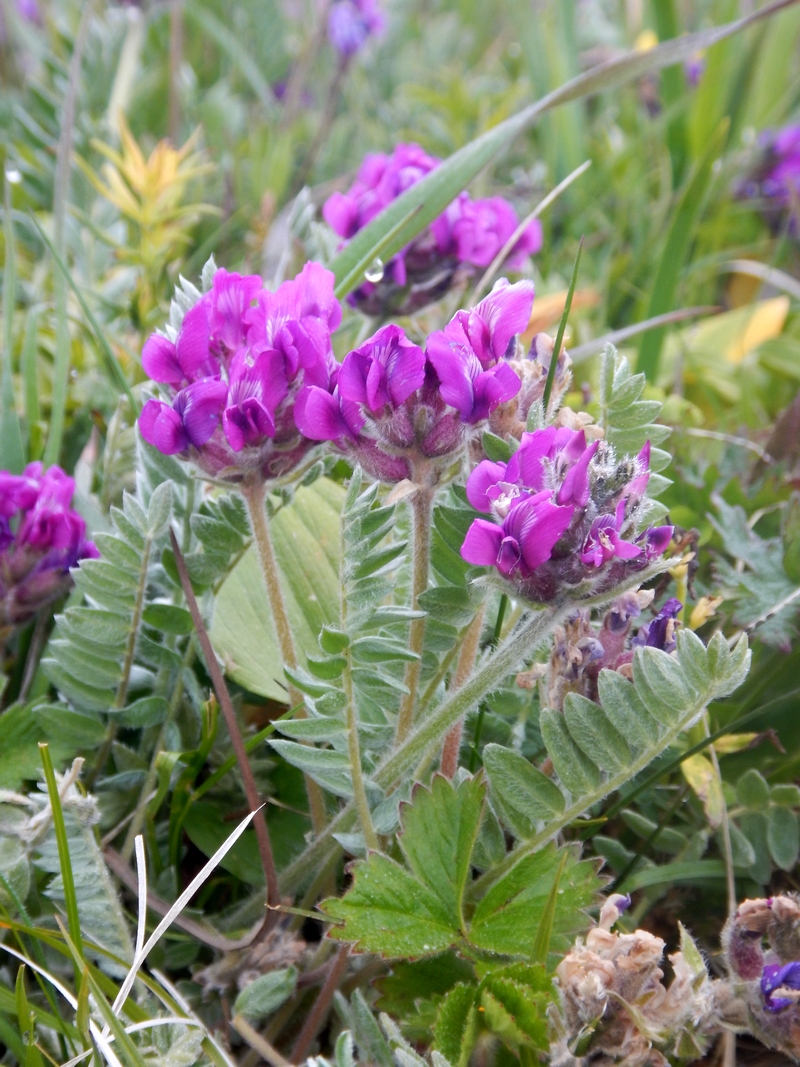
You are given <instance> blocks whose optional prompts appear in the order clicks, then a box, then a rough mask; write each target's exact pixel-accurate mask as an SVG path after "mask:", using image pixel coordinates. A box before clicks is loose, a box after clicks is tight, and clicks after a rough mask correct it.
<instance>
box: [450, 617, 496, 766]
mask: <svg viewBox="0 0 800 1067" xmlns="http://www.w3.org/2000/svg"><path fill="white" fill-rule="evenodd" d="M485 610H486V604H485V603H484V604H481V606H480V608H479V610H478V614H477V615H476V616H475V618H474V619H473V620H472V622H471V623H470V625H469V627H468V629H467V632H466V634H465V636H464V640H463V641H462V643H461V654H460V655H459V657H458V666H457V667H456V674H455V678H454V679H453V689H460V688H461V687H462V686H463V684H464V682H466V680H467V678H469V676H470V675H471V674H472V670H473V668H474V666H475V659H476V657H477V655H478V647H479V645H480V640H481V630H482V629H483V616H484V612H485ZM463 730H464V719H463V718H461V719H459V720H458V722H457V723H456V724H455V725H454V726H452V727H451V728H450V732H449V733H448V734H447V736H446V737H445V739H444V746H443V747H442V761H441V764H440V769H441V772H442V774H443V775H444V776H445V778H452V777H453V775H454V774H455V773H456V771H457V770H458V756H459V753H460V751H461V734H462V732H463Z"/></svg>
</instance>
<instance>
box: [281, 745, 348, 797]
mask: <svg viewBox="0 0 800 1067" xmlns="http://www.w3.org/2000/svg"><path fill="white" fill-rule="evenodd" d="M269 744H270V745H271V746H272V748H274V749H275V751H276V752H277V753H279V755H281V756H283V758H284V759H285V760H286V762H287V763H291V765H292V766H293V767H297V768H299V770H301V771H302V772H303V773H304V774H310V775H311V777H312V778H313V779H314V781H315V782H319V784H320V785H321V786H323V787H324V788H325V789H327V790H328V792H330V793H333V794H334V796H337V797H347V798H350V797H352V795H353V782H352V779H351V777H350V760H349V759H348V757H347V755H346V753H344V752H336V751H335V750H334V749H332V748H312V747H311V746H310V745H299V744H296V743H295V742H294V741H282V740H281V739H280V738H277V739H276V738H270V739H269Z"/></svg>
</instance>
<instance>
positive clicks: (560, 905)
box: [469, 844, 600, 958]
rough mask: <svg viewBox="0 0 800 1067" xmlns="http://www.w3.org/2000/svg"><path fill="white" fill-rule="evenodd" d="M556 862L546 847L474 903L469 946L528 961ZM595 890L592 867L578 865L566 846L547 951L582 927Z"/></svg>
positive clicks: (561, 944) (563, 945)
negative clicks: (507, 954) (584, 910)
mask: <svg viewBox="0 0 800 1067" xmlns="http://www.w3.org/2000/svg"><path fill="white" fill-rule="evenodd" d="M560 863H561V854H560V853H559V851H558V849H556V847H555V845H552V844H551V845H548V846H547V847H546V848H543V849H542V850H541V851H539V852H536V853H534V854H532V855H529V856H525V857H524V858H523V859H522V860H520V862H519V863H518V864H517V865H516V866H515V867H512V869H511V870H510V871H509V872H508V874H506V875H504V876H503V877H502V878H500V879H499V880H498V881H497V882H495V884H494V885H493V886H491V888H490V889H489V890H488V892H487V893H486V895H485V896H484V897H483V898H482V899H481V900H480V901H479V903H478V905H477V907H476V909H475V914H474V915H473V918H472V923H471V925H470V931H469V940H470V942H471V943H472V944H473V945H475V946H476V947H478V948H482V949H486V950H488V951H490V952H500V953H510V954H512V955H519V956H524V957H528V958H529V957H530V954H531V952H532V950H533V943H534V938H535V936H536V930H537V928H538V926H539V924H540V923H541V921H542V917H543V915H544V911H545V908H546V906H547V900H548V897H549V894H550V890H551V889H552V886H553V882H554V880H555V878H556V876H557V873H558V870H559V866H560ZM599 886H600V881H599V880H598V878H597V875H596V874H595V865H594V864H593V863H591V862H588V861H580V862H579V861H578V859H577V852H576V850H575V849H574V848H570V849H569V855H568V858H567V861H566V866H565V868H564V872H563V875H562V878H561V885H560V890H561V891H560V892H559V893H558V900H557V905H556V911H555V916H554V918H553V935H552V943H551V952H561V951H563V950H565V949H566V947H567V945H568V944H570V943H571V939H572V937H573V936H574V934H576V933H578V932H579V931H580V930H582V929H583V928H584V927H585V926H586V925H588V919H587V917H586V915H585V914H584V912H583V909H584V908H587V907H589V906H590V905H591V903H592V901H593V900H594V897H595V894H596V892H597V890H598V889H599Z"/></svg>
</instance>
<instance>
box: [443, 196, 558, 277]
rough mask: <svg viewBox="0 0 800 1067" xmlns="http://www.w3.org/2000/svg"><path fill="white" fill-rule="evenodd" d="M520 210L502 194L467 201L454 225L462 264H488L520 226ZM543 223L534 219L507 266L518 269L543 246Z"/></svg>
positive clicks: (512, 253) (454, 239) (482, 265)
mask: <svg viewBox="0 0 800 1067" xmlns="http://www.w3.org/2000/svg"><path fill="white" fill-rule="evenodd" d="M517 224H518V223H517V213H516V211H514V208H513V207H512V206H511V204H509V202H508V201H507V200H504V199H503V197H501V196H492V197H488V198H487V199H485V200H467V201H466V202H465V203H464V204H463V205H462V207H461V211H460V213H459V217H458V218H457V219H456V220H455V222H454V223H453V227H452V234H453V241H454V242H455V246H456V254H457V256H458V258H459V260H460V261H461V262H462V263H474V264H475V265H476V266H478V267H488V266H489V264H490V263H491V262H492V260H493V259H494V258H495V256H496V255H497V254H498V252H499V251H500V249H501V248H503V247H504V246H505V244H506V242H507V241H509V240H510V239H511V236H512V234H513V233H514V231H515V230H516V228H517ZM542 241H543V238H542V224H541V223H540V222H539V220H538V219H534V220H533V221H532V222H531V223H529V225H528V226H527V227H526V228H525V230H523V232H522V235H521V237H520V238H519V240H518V241H517V242H516V244H515V245H514V246H513V248H512V249H511V252H510V253H509V256H508V259H507V260H506V266H507V267H509V268H510V269H511V270H518V269H519V268H520V267H521V266H522V265H523V264H524V262H525V260H526V259H527V257H528V256H530V255H534V254H535V253H536V252H540V251H541V248H542Z"/></svg>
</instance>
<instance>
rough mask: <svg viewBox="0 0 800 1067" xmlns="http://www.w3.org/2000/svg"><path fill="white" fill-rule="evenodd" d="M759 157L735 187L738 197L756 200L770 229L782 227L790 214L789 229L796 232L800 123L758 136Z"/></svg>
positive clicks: (799, 187) (799, 177)
mask: <svg viewBox="0 0 800 1067" xmlns="http://www.w3.org/2000/svg"><path fill="white" fill-rule="evenodd" d="M759 145H760V147H761V157H760V159H759V160H758V161H757V163H756V165H755V166H754V167H753V168H752V169H751V171H750V173H749V174H748V175H746V176H745V177H744V178H742V179H741V180H740V181H739V183H738V185H737V193H738V195H739V196H743V197H747V198H757V199H758V200H759V201H760V203H759V207H760V209H761V210H762V212H763V214H764V215H765V216H766V218H767V221H768V222H769V223H770V225H771V226H772V227H773V229H779V228H780V227H781V226H782V225H783V221H784V220H785V218H786V214H787V212H788V214H789V227H790V229H791V231H792V232H793V233H796V232H797V229H798V225H800V220H799V219H798V211H797V202H798V198H800V124H793V125H789V126H784V127H783V128H782V129H780V130H777V131H766V132H764V133H763V134H761V136H760V137H759Z"/></svg>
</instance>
